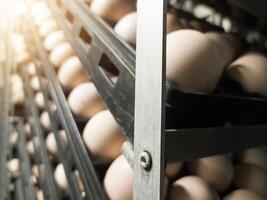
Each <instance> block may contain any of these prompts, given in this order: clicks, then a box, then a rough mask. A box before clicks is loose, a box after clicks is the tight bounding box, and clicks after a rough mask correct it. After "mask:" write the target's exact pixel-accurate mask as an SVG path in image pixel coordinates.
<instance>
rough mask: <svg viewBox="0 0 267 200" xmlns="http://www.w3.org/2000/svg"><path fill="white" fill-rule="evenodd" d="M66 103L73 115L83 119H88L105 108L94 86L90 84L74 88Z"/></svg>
mask: <svg viewBox="0 0 267 200" xmlns="http://www.w3.org/2000/svg"><path fill="white" fill-rule="evenodd" d="M68 103H69V106H70V109H71V111H72V112H73V113H74V114H75V115H77V116H81V117H85V118H90V117H92V116H94V115H95V114H96V113H98V112H100V111H102V110H104V109H105V108H106V106H105V105H104V104H103V102H102V100H101V98H100V96H99V94H98V92H97V89H96V88H95V86H94V84H93V83H90V82H88V83H83V84H81V85H78V86H77V87H75V88H74V89H73V90H72V91H71V93H70V95H69V97H68Z"/></svg>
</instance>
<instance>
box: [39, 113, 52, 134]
mask: <svg viewBox="0 0 267 200" xmlns="http://www.w3.org/2000/svg"><path fill="white" fill-rule="evenodd" d="M40 123H41V125H42V126H43V127H44V128H45V129H46V130H50V129H51V121H50V118H49V115H48V112H46V111H43V112H42V113H41V115H40Z"/></svg>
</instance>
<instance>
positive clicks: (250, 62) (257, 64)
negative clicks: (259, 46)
mask: <svg viewBox="0 0 267 200" xmlns="http://www.w3.org/2000/svg"><path fill="white" fill-rule="evenodd" d="M266 73H267V58H266V57H265V55H263V54H262V53H259V52H253V51H251V52H247V53H245V54H243V55H242V56H240V57H239V58H238V59H236V60H235V61H234V62H232V63H231V64H230V65H229V67H228V68H227V74H228V75H229V76H230V77H231V78H232V79H233V80H235V81H237V82H238V83H240V84H241V86H242V87H243V89H244V90H245V91H247V92H249V93H257V94H260V95H263V96H265V97H267V77H266V76H265V74H266Z"/></svg>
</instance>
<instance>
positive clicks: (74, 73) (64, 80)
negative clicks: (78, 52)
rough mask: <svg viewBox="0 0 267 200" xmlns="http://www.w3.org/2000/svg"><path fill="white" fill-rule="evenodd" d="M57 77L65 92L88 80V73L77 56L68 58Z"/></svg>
mask: <svg viewBox="0 0 267 200" xmlns="http://www.w3.org/2000/svg"><path fill="white" fill-rule="evenodd" d="M57 77H58V80H59V82H60V83H61V85H62V87H63V88H64V89H65V90H71V89H73V88H74V87H76V86H78V85H80V84H81V83H84V82H88V81H89V80H90V78H89V75H88V73H87V72H86V70H85V69H84V67H83V65H82V64H81V62H80V60H79V58H78V57H77V56H73V57H70V58H68V59H67V60H66V61H65V62H64V63H63V64H62V65H61V67H60V69H59V70H58V73H57Z"/></svg>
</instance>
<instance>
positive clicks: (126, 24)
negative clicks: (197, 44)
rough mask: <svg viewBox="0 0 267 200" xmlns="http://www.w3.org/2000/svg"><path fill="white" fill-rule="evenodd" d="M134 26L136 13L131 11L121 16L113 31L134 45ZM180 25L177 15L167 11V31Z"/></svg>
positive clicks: (135, 24) (173, 29) (178, 27)
mask: <svg viewBox="0 0 267 200" xmlns="http://www.w3.org/2000/svg"><path fill="white" fill-rule="evenodd" d="M136 26H137V13H136V12H132V13H129V14H127V15H125V16H124V17H122V18H121V19H120V20H119V21H118V23H117V24H116V26H115V27H114V30H115V32H116V33H117V34H118V35H119V36H120V37H121V38H122V39H124V40H125V41H126V42H128V43H130V44H132V45H135V44H136ZM182 28H183V27H182V25H181V24H180V23H179V21H178V19H177V16H176V15H175V14H174V13H171V12H168V13H167V33H170V32H173V31H175V30H178V29H182Z"/></svg>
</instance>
